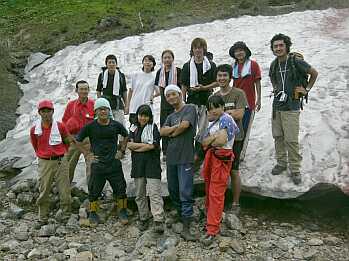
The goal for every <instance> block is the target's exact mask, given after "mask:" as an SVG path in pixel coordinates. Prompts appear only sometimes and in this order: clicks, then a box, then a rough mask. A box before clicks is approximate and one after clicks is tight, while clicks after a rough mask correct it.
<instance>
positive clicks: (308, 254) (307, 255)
mask: <svg viewBox="0 0 349 261" xmlns="http://www.w3.org/2000/svg"><path fill="white" fill-rule="evenodd" d="M317 253H318V251H317V250H316V249H310V250H309V251H307V252H305V253H304V254H303V258H304V259H305V260H311V259H312V258H313V257H314V256H315V255H316V254H317Z"/></svg>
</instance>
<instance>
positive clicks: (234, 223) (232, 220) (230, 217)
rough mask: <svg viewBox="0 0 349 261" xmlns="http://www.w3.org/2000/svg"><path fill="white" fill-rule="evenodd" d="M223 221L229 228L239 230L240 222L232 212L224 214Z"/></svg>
mask: <svg viewBox="0 0 349 261" xmlns="http://www.w3.org/2000/svg"><path fill="white" fill-rule="evenodd" d="M223 222H224V223H225V225H226V226H227V228H229V229H233V230H240V228H241V223H240V220H239V218H238V217H237V216H236V215H234V214H225V215H224V219H223Z"/></svg>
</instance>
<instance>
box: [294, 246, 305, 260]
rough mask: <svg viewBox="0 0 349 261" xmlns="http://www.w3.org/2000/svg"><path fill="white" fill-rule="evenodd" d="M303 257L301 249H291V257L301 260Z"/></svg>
mask: <svg viewBox="0 0 349 261" xmlns="http://www.w3.org/2000/svg"><path fill="white" fill-rule="evenodd" d="M303 256H304V253H303V251H302V249H300V248H298V247H297V248H294V249H293V257H294V258H295V259H297V260H301V259H302V258H303Z"/></svg>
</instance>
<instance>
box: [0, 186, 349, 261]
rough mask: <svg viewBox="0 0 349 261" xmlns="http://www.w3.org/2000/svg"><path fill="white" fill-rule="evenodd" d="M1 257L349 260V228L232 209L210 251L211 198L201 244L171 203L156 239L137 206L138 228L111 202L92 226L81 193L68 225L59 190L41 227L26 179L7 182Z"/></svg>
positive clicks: (0, 206) (199, 208) (196, 228)
mask: <svg viewBox="0 0 349 261" xmlns="http://www.w3.org/2000/svg"><path fill="white" fill-rule="evenodd" d="M0 187H1V190H0V197H1V199H2V201H1V203H0V259H1V260H52V261H53V260H81V261H83V260H260V261H262V260H318V261H320V260H348V257H349V247H348V233H347V231H348V229H347V228H348V227H349V226H348V224H349V223H347V225H346V227H345V229H343V230H338V229H335V226H336V225H335V223H333V224H331V223H328V224H324V223H326V222H318V221H316V220H311V219H310V220H308V221H306V220H303V221H302V222H298V221H297V220H294V219H292V221H285V220H278V219H273V218H270V215H269V216H268V215H264V214H256V213H255V214H251V213H248V211H247V212H246V211H243V212H242V214H241V215H240V217H239V218H238V217H236V216H235V215H234V214H232V213H229V211H228V212H226V213H225V214H224V219H223V222H222V229H221V234H220V236H219V237H217V238H216V241H215V242H214V243H213V244H212V245H211V246H209V247H205V246H204V245H202V243H200V240H199V238H200V236H201V237H202V236H203V235H204V232H203V231H202V228H203V223H204V219H203V215H202V213H203V205H204V203H203V202H204V199H203V198H197V199H196V203H195V208H194V217H195V222H194V224H193V226H192V232H193V233H195V234H196V235H197V236H198V240H197V242H185V241H184V240H183V239H182V238H181V237H180V232H181V231H182V228H183V226H182V224H181V223H176V222H174V220H175V219H174V214H175V213H174V211H173V210H171V208H169V206H168V205H169V204H166V205H167V208H168V209H167V211H166V229H165V233H164V234H156V233H155V232H153V231H152V229H151V227H150V229H149V230H147V231H145V232H140V230H139V229H138V218H137V212H136V211H135V210H134V208H133V207H132V204H131V208H132V209H133V210H130V215H131V216H130V224H129V225H126V226H123V225H121V223H120V222H119V221H118V220H117V218H116V216H115V215H114V214H113V211H111V209H112V202H111V200H109V197H106V199H105V200H102V204H101V206H102V208H101V210H100V214H101V217H102V220H104V223H103V224H101V225H99V226H98V227H96V228H91V227H89V223H88V220H87V219H86V217H87V213H86V205H87V204H86V203H87V201H86V194H84V193H83V192H81V191H79V190H77V189H73V191H72V194H73V196H74V203H73V209H74V213H73V214H72V215H71V216H70V218H69V220H68V222H67V223H61V222H59V220H60V212H59V211H57V207H55V206H57V205H58V204H57V202H58V199H57V194H56V191H55V190H53V194H54V196H53V199H54V200H53V202H52V206H53V208H52V213H51V214H52V217H51V218H50V220H49V224H48V225H45V226H42V227H40V226H38V224H37V221H36V220H37V218H36V215H37V210H36V208H35V205H34V202H35V199H36V197H37V195H38V193H37V188H36V183H35V181H30V180H29V181H22V182H20V183H18V184H16V185H15V186H14V187H12V188H11V189H9V188H8V187H7V184H6V182H4V181H1V183H0Z"/></svg>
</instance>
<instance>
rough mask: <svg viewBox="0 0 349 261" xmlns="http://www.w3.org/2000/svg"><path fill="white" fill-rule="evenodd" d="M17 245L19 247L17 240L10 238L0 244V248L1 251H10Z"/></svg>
mask: <svg viewBox="0 0 349 261" xmlns="http://www.w3.org/2000/svg"><path fill="white" fill-rule="evenodd" d="M17 247H19V243H18V241H17V240H14V239H11V240H9V241H6V242H5V243H3V244H1V245H0V250H1V251H6V252H7V251H10V252H12V251H13V250H15V249H16V248H17Z"/></svg>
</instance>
